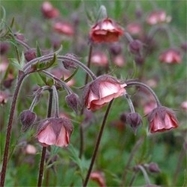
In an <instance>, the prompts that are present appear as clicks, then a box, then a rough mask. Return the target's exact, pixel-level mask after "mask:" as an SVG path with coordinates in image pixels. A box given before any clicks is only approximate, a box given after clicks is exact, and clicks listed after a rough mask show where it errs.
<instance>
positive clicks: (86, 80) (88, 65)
mask: <svg viewBox="0 0 187 187" xmlns="http://www.w3.org/2000/svg"><path fill="white" fill-rule="evenodd" d="M92 49H93V47H92V44H91V45H90V49H89V55H88V61H87V67H88V68H89V69H90V67H91V57H92ZM87 83H88V74H86V78H85V84H87Z"/></svg>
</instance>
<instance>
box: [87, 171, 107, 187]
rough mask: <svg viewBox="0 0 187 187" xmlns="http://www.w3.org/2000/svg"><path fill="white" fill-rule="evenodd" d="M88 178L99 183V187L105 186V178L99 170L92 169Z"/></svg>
mask: <svg viewBox="0 0 187 187" xmlns="http://www.w3.org/2000/svg"><path fill="white" fill-rule="evenodd" d="M90 179H91V180H92V181H95V182H97V184H98V185H99V187H106V182H105V178H104V174H103V173H102V172H100V171H93V172H91V174H90Z"/></svg>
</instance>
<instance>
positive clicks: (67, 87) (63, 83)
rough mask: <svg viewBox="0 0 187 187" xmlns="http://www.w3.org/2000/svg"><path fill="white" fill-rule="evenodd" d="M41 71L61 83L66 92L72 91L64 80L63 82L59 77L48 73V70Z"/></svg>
mask: <svg viewBox="0 0 187 187" xmlns="http://www.w3.org/2000/svg"><path fill="white" fill-rule="evenodd" d="M42 73H44V74H45V75H47V76H48V77H51V78H52V79H54V80H55V81H57V82H58V83H59V84H61V86H62V87H63V88H64V89H65V90H66V91H67V93H68V94H71V93H72V91H71V89H70V87H69V86H67V84H66V83H65V82H63V81H62V80H60V79H59V78H57V77H55V76H54V75H53V74H51V73H49V72H48V71H45V70H43V71H42Z"/></svg>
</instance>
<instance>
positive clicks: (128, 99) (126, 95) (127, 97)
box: [125, 94, 135, 113]
mask: <svg viewBox="0 0 187 187" xmlns="http://www.w3.org/2000/svg"><path fill="white" fill-rule="evenodd" d="M125 98H126V99H127V102H128V104H129V107H130V110H131V112H132V113H135V109H134V105H133V103H132V100H131V99H130V97H129V95H128V94H125Z"/></svg>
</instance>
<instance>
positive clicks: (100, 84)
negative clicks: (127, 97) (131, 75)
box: [83, 75, 126, 111]
mask: <svg viewBox="0 0 187 187" xmlns="http://www.w3.org/2000/svg"><path fill="white" fill-rule="evenodd" d="M125 86H126V84H122V83H120V82H119V81H118V80H117V79H115V78H114V77H111V76H109V75H101V76H99V77H97V79H95V80H94V81H92V82H91V83H89V84H87V85H86V87H85V89H84V93H83V102H84V105H85V106H86V107H87V108H88V109H91V110H92V111H94V110H97V109H100V108H102V107H103V106H104V105H105V104H107V103H109V102H110V101H111V100H112V99H114V98H117V97H119V96H121V95H123V94H125V93H126V90H125V89H124V87H125Z"/></svg>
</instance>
